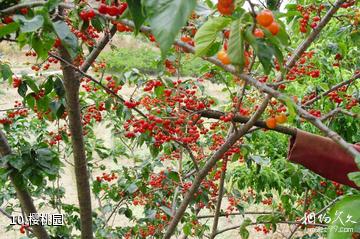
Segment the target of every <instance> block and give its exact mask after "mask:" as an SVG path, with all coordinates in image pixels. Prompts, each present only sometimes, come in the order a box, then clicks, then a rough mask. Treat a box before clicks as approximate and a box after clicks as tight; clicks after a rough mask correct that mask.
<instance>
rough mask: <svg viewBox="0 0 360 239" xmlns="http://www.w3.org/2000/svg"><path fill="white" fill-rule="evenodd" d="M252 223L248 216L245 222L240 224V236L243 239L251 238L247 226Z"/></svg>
mask: <svg viewBox="0 0 360 239" xmlns="http://www.w3.org/2000/svg"><path fill="white" fill-rule="evenodd" d="M250 223H251V220H250V219H249V218H246V219H245V220H244V222H243V223H242V224H241V226H240V236H241V238H242V239H248V238H249V235H250V233H249V231H248V230H247V229H246V227H247V226H249V225H250Z"/></svg>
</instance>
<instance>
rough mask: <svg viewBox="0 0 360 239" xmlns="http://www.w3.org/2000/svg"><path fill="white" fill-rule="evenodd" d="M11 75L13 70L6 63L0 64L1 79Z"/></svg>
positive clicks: (8, 77)
mask: <svg viewBox="0 0 360 239" xmlns="http://www.w3.org/2000/svg"><path fill="white" fill-rule="evenodd" d="M12 75H13V72H12V71H11V68H10V66H9V65H8V64H0V77H2V78H3V80H7V79H10V78H11V76H12Z"/></svg>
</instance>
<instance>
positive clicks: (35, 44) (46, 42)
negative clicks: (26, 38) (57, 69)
mask: <svg viewBox="0 0 360 239" xmlns="http://www.w3.org/2000/svg"><path fill="white" fill-rule="evenodd" d="M54 42H55V35H54V34H42V35H41V36H38V35H37V34H34V35H33V36H32V38H31V43H30V44H31V47H32V48H33V49H34V50H35V52H36V53H37V55H38V56H39V58H41V59H46V58H47V57H48V53H49V51H50V49H51V48H52V46H53V45H54Z"/></svg>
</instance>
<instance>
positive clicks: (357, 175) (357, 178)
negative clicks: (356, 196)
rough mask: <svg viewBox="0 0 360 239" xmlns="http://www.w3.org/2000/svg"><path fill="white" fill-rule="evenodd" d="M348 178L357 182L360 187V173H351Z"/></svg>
mask: <svg viewBox="0 0 360 239" xmlns="http://www.w3.org/2000/svg"><path fill="white" fill-rule="evenodd" d="M348 177H349V179H350V180H351V181H353V182H355V184H356V185H357V186H358V187H360V172H352V173H349V174H348Z"/></svg>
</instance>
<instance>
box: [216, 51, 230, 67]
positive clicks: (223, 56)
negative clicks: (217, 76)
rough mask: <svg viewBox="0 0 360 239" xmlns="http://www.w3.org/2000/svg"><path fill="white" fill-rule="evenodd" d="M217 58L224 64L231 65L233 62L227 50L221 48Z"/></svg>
mask: <svg viewBox="0 0 360 239" xmlns="http://www.w3.org/2000/svg"><path fill="white" fill-rule="evenodd" d="M217 58H218V59H219V60H220V61H221V62H222V63H223V64H224V65H229V64H230V63H231V61H230V58H229V56H228V54H227V53H226V51H225V50H221V51H219V52H218V53H217Z"/></svg>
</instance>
